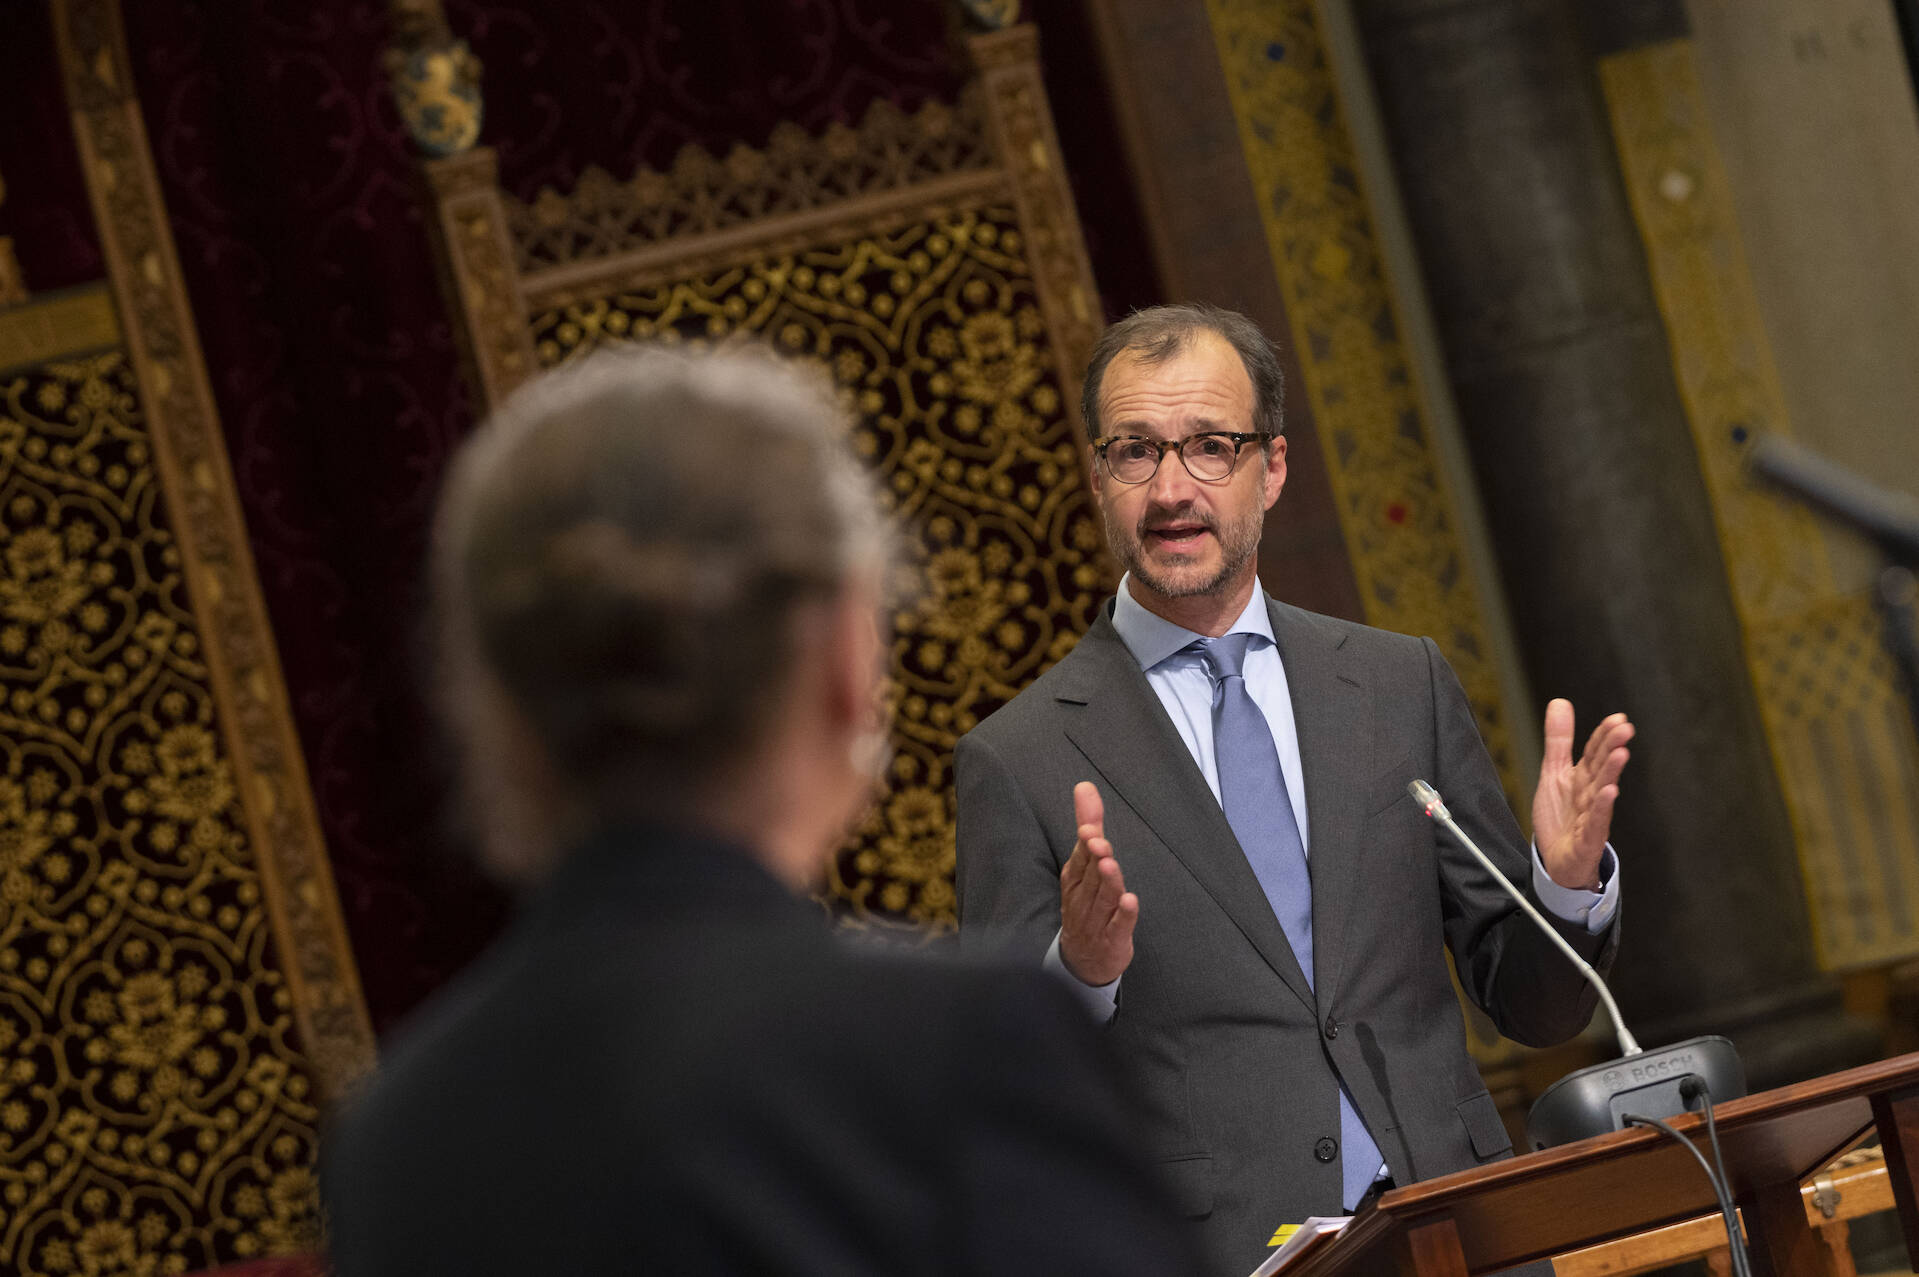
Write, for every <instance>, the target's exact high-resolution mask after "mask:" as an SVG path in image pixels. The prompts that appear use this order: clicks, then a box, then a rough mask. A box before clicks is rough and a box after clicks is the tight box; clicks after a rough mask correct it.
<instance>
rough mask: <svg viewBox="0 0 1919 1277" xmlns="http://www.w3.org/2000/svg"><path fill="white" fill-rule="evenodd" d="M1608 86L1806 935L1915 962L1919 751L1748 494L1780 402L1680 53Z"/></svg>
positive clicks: (1847, 633)
mask: <svg viewBox="0 0 1919 1277" xmlns="http://www.w3.org/2000/svg"><path fill="white" fill-rule="evenodd" d="M1600 74H1601V81H1602V84H1603V85H1604V88H1605V93H1606V102H1607V106H1608V109H1609V111H1610V113H1611V116H1612V124H1613V132H1614V136H1615V140H1616V143H1617V145H1618V148H1619V154H1620V159H1621V162H1622V167H1623V169H1624V171H1625V175H1626V185H1627V191H1628V193H1629V195H1630V197H1631V200H1632V207H1633V216H1634V218H1635V220H1636V221H1637V222H1638V225H1639V233H1640V237H1641V238H1642V239H1643V240H1644V242H1645V245H1646V255H1647V261H1648V264H1649V265H1650V266H1651V268H1652V276H1653V286H1654V290H1655V292H1656V295H1657V297H1658V300H1659V310H1660V314H1661V316H1662V317H1663V318H1664V319H1665V323H1666V334H1667V339H1668V342H1669V344H1670V346H1671V348H1672V362H1673V371H1674V374H1675V375H1676V377H1677V379H1678V382H1679V389H1680V394H1681V398H1682V400H1683V402H1684V404H1685V408H1686V418H1687V421H1688V423H1689V424H1690V425H1691V427H1692V431H1693V438H1694V442H1695V443H1696V444H1697V445H1698V449H1699V461H1700V470H1701V472H1702V473H1703V474H1704V476H1705V479H1706V487H1707V491H1708V493H1709V494H1710V496H1711V498H1712V507H1713V519H1714V521H1715V523H1716V524H1717V526H1718V528H1719V541H1720V547H1721V549H1722V551H1723V552H1724V554H1725V559H1726V568H1727V572H1728V574H1729V575H1730V577H1731V585H1732V595H1733V603H1734V606H1735V607H1736V608H1737V609H1738V612H1739V620H1740V625H1741V627H1742V629H1743V630H1744V633H1745V640H1746V664H1747V666H1748V668H1749V669H1750V671H1751V674H1752V680H1753V687H1754V689H1755V691H1756V692H1757V694H1758V700H1759V706H1760V712H1761V714H1762V716H1763V719H1764V722H1765V726H1766V735H1767V739H1768V742H1769V743H1770V745H1771V747H1772V753H1773V761H1774V764H1775V767H1776V769H1777V771H1778V775H1779V783H1780V789H1781V791H1782V792H1783V793H1784V795H1785V799H1786V807H1787V810H1788V811H1789V812H1790V814H1791V818H1792V824H1793V832H1794V835H1795V838H1796V841H1797V843H1798V848H1799V862H1800V869H1801V872H1802V873H1803V875H1804V878H1805V883H1806V896H1807V899H1808V901H1809V903H1810V905H1811V908H1812V921H1813V935H1814V938H1815V940H1816V942H1817V944H1818V948H1819V955H1820V959H1821V961H1822V962H1823V963H1824V964H1825V965H1827V966H1828V967H1848V966H1861V965H1865V964H1869V963H1880V962H1889V961H1893V960H1896V959H1900V958H1905V957H1910V956H1911V955H1912V954H1913V953H1915V952H1919V746H1915V742H1914V739H1913V730H1912V723H1911V719H1910V717H1909V715H1908V713H1907V710H1906V706H1905V701H1904V698H1903V692H1902V690H1901V689H1900V687H1899V685H1898V682H1897V680H1896V677H1895V675H1894V672H1893V670H1892V667H1891V662H1890V660H1889V659H1888V658H1887V656H1886V654H1885V650H1884V647H1883V644H1882V643H1881V642H1880V639H1879V626H1878V620H1877V618H1876V617H1875V615H1874V613H1873V610H1872V607H1871V604H1870V602H1869V601H1868V600H1867V599H1865V598H1859V597H1845V596H1841V595H1839V594H1838V593H1837V588H1836V586H1835V584H1834V578H1833V574H1832V571H1831V567H1830V564H1829V562H1828V561H1827V559H1826V556H1825V550H1824V543H1823V540H1822V537H1821V532H1820V529H1819V526H1818V523H1817V522H1816V521H1815V520H1814V519H1813V517H1812V516H1811V515H1810V514H1808V513H1807V512H1805V511H1804V510H1802V509H1800V508H1798V507H1795V506H1791V505H1788V504H1786V503H1785V502H1783V501H1782V500H1780V499H1779V498H1777V497H1775V496H1773V495H1772V494H1770V493H1766V492H1762V491H1760V490H1758V489H1756V488H1755V487H1754V486H1753V485H1752V484H1751V482H1750V481H1749V480H1748V479H1747V478H1746V476H1745V469H1744V467H1745V452H1746V447H1747V445H1748V442H1749V440H1750V439H1752V438H1754V437H1756V436H1758V435H1761V434H1766V433H1778V434H1785V433H1787V432H1788V429H1789V423H1788V421H1787V418H1786V409H1785V398H1784V395H1783V394H1782V393H1781V391H1780V387H1779V381H1778V375H1777V373H1776V372H1775V370H1774V368H1773V363H1772V356H1771V353H1770V351H1769V350H1768V348H1767V341H1766V333H1765V328H1764V324H1763V321H1762V320H1761V317H1760V312H1759V305H1758V301H1757V298H1756V297H1755V295H1754V293H1753V288H1752V281H1751V277H1750V275H1749V274H1748V271H1747V267H1746V260H1745V249H1744V247H1743V246H1742V244H1741V240H1740V235H1739V229H1738V224H1737V220H1736V216H1735V213H1734V209H1733V205H1732V198H1731V195H1730V192H1729V190H1728V188H1727V182H1726V177H1725V174H1724V172H1723V170H1722V168H1721V165H1720V162H1719V158H1718V153H1717V151H1716V149H1715V146H1714V143H1713V139H1712V134H1711V128H1710V125H1709V123H1708V121H1707V118H1706V107H1705V100H1704V96H1703V94H1702V92H1701V88H1700V85H1699V80H1698V73H1697V71H1696V69H1695V67H1694V63H1693V54H1692V50H1691V47H1690V45H1689V43H1688V42H1687V41H1684V40H1677V41H1671V42H1669V43H1666V44H1660V45H1654V46H1651V47H1649V48H1645V49H1638V50H1634V51H1632V52H1630V53H1624V54H1619V55H1616V56H1614V57H1611V58H1608V59H1606V60H1605V61H1604V62H1603V63H1601V65H1600Z"/></svg>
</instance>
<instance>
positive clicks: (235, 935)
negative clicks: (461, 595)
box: [0, 350, 318, 1274]
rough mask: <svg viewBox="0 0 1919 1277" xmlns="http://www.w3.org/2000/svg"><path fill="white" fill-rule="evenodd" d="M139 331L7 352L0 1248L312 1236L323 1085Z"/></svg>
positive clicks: (71, 1251) (174, 1253)
mask: <svg viewBox="0 0 1919 1277" xmlns="http://www.w3.org/2000/svg"><path fill="white" fill-rule="evenodd" d="M153 448H154V445H153V441H152V438H151V435H150V434H149V432H148V428H147V422H146V420H145V417H144V415H143V413H142V410H141V406H140V395H139V392H138V388H137V387H136V385H135V383H134V379H133V374H132V371H131V368H130V365H129V362H128V360H127V357H126V355H125V353H124V352H122V351H120V350H111V351H108V352H106V353H103V354H97V355H93V356H90V357H87V358H84V359H77V360H71V361H56V362H51V363H47V364H44V365H40V366H37V367H33V368H30V369H25V370H18V371H14V372H11V373H0V546H3V547H4V549H0V697H4V701H3V702H0V1269H4V1270H6V1271H10V1272H20V1273H52V1274H65V1273H108V1272H151V1273H163V1272H182V1271H187V1270H189V1269H197V1268H201V1267H205V1266H208V1265H211V1264H213V1263H216V1262H220V1261H223V1260H229V1259H232V1258H236V1257H243V1256H246V1255H251V1254H266V1253H285V1252H290V1251H297V1250H302V1249H309V1248H311V1247H312V1246H313V1245H314V1244H315V1242H316V1241H317V1237H318V1228H317V1220H316V1217H315V1204H314V1201H313V1178H312V1171H311V1169H310V1168H311V1166H312V1162H313V1154H314V1146H315V1141H314V1124H315V1121H316V1118H317V1108H316V1104H317V1096H316V1087H315V1085H314V1078H313V1076H312V1071H311V1069H310V1068H309V1066H308V1065H307V1063H306V1061H305V1058H304V1056H303V1055H302V1053H301V1051H300V1049H299V1047H298V1044H297V1043H296V1041H295V1040H294V1032H293V1014H292V1007H291V998H290V996H289V992H288V989H287V985H286V981H285V980H284V978H283V977H282V976H281V974H280V971H279V969H278V962H277V960H276V958H275V957H274V955H273V952H272V949H273V938H272V935H271V928H270V926H269V925H268V921H267V914H266V910H265V908H264V904H263V900H262V884H261V873H260V866H259V863H258V855H257V849H256V847H255V845H254V843H253V842H252V840H251V839H250V838H249V836H248V834H247V831H246V828H245V825H244V820H243V813H242V809H241V802H240V794H239V791H238V778H237V777H236V774H235V769H234V766H233V762H232V760H231V758H230V756H229V754H228V750H227V748H226V746H225V745H224V743H223V738H222V734H221V730H222V724H221V723H220V712H219V709H218V706H217V703H216V699H215V695H214V692H213V689H212V686H211V681H210V679H209V677H208V670H207V665H206V658H205V636H204V632H203V630H202V628H201V626H200V624H199V622H198V620H197V619H196V617H195V614H194V611H193V608H192V605H191V603H190V601H189V599H188V597H187V590H186V584H185V579H184V575H183V572H182V555H181V549H180V545H179V542H178V540H177V538H176V537H175V535H174V532H173V527H172V522H171V515H170V512H169V509H168V502H167V500H166V497H165V495H164V494H163V492H162V491H161V488H160V484H159V481H158V476H157V474H156V471H155V467H154V458H153Z"/></svg>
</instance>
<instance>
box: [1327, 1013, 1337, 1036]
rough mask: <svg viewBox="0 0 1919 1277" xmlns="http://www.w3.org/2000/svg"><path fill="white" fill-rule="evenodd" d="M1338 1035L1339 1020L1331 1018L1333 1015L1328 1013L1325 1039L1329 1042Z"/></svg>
mask: <svg viewBox="0 0 1919 1277" xmlns="http://www.w3.org/2000/svg"><path fill="white" fill-rule="evenodd" d="M1338 1036H1339V1021H1338V1020H1335V1019H1333V1017H1332V1016H1330V1015H1329V1016H1327V1017H1326V1040H1327V1041H1328V1042H1330V1041H1332V1040H1333V1039H1334V1038H1336V1037H1338Z"/></svg>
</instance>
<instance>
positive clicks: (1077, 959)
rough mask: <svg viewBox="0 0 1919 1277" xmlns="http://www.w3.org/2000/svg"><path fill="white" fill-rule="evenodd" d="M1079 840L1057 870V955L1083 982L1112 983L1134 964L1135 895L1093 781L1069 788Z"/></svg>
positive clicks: (1136, 915)
mask: <svg viewBox="0 0 1919 1277" xmlns="http://www.w3.org/2000/svg"><path fill="white" fill-rule="evenodd" d="M1073 818H1074V820H1075V821H1076V822H1077V823H1078V825H1079V841H1078V842H1076V843H1074V844H1073V854H1072V855H1071V856H1069V857H1068V858H1067V860H1066V867H1065V868H1064V869H1061V870H1060V872H1059V921H1060V925H1059V957H1060V961H1061V962H1063V963H1064V964H1065V965H1066V969H1067V970H1068V971H1070V972H1072V973H1073V975H1074V977H1075V978H1076V979H1078V980H1080V981H1082V982H1084V983H1086V984H1092V985H1100V984H1111V983H1112V982H1113V981H1115V980H1117V979H1119V977H1120V976H1121V975H1122V974H1123V973H1124V972H1125V970H1126V967H1127V964H1129V963H1130V962H1132V960H1133V924H1135V923H1136V922H1138V921H1139V897H1138V896H1136V895H1134V894H1133V893H1132V892H1130V891H1128V890H1126V879H1125V877H1124V876H1123V875H1121V873H1120V871H1119V861H1117V860H1115V859H1114V858H1113V844H1111V843H1109V842H1107V841H1106V804H1105V803H1104V802H1102V801H1101V799H1100V796H1099V790H1098V789H1097V788H1096V787H1094V785H1093V783H1092V782H1091V781H1084V780H1083V781H1081V782H1080V783H1079V784H1077V785H1075V786H1073Z"/></svg>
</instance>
